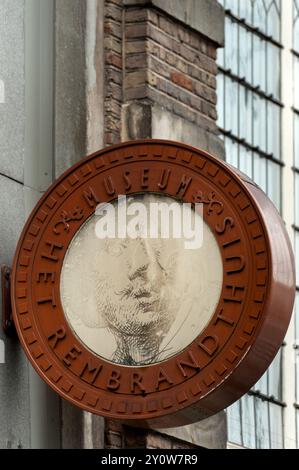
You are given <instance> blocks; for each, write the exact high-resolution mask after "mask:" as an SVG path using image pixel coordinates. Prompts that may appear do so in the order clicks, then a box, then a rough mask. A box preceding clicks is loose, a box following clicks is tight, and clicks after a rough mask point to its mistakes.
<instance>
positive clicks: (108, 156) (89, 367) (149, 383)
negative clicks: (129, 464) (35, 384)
mask: <svg viewBox="0 0 299 470" xmlns="http://www.w3.org/2000/svg"><path fill="white" fill-rule="evenodd" d="M120 196H121V197H120ZM124 196H126V198H125V197H124ZM127 201H129V202H130V203H132V204H133V205H134V204H135V205H134V208H133V209H132V207H131V208H130V209H128V207H127V206H126V204H127ZM103 203H105V204H103ZM161 203H162V206H163V210H165V211H166V212H165V213H172V214H174V213H175V210H176V209H177V208H181V209H182V210H181V214H183V216H184V217H185V216H186V219H183V227H184V229H186V228H187V220H188V219H187V215H186V211H185V207H186V205H188V206H190V207H191V205H192V207H193V209H192V217H193V219H194V220H193V225H194V227H201V234H200V236H198V237H197V235H199V230H195V232H194V233H193V235H194V236H195V238H196V237H197V239H194V240H193V242H194V243H195V242H196V243H197V242H198V243H197V246H196V248H194V246H193V247H192V248H193V249H186V240H187V245H188V243H189V245H188V247H189V248H190V246H191V245H192V243H193V242H192V243H191V241H190V239H191V238H190V237H189V236H185V239H184V238H181V237H176V236H173V237H170V236H168V235H169V233H168V234H167V233H166V232H167V230H166V228H165V223H164V222H165V221H163V220H164V219H162V218H161V219H159V220H160V222H158V223H157V224H156V225H155V224H154V226H155V227H156V228H157V232H156V234H155V236H152V237H144V236H142V233H143V232H142V230H143V228H144V225H142V224H143V223H144V220H145V219H143V222H142V223H141V222H140V220H139V222H138V224H137V222H136V217H135V219H134V211H135V212H136V208H138V210H139V212H140V211H141V208H142V210H143V211H144V213H146V214H150V215H152V214H153V212H152V207H158V206H159V204H161ZM162 206H161V205H160V209H161V207H162ZM197 206H198V207H201V208H202V213H200V211H197V210H194V208H195V209H196V208H197ZM99 208H100V211H101V214H99V212H98V211H99ZM130 211H131V212H130ZM129 212H130V216H131V220H130V222H129V225H130V224H131V229H132V230H131V232H132V233H133V235H134V234H135V235H134V236H128V233H129V232H128V233H126V234H125V236H121V233H120V231H117V229H118V230H122V229H121V227H123V226H124V223H123V222H124V217H125V216H126V215H127V214H129ZM103 214H105V217H106V221H105V224H104V223H103ZM135 215H136V214H135ZM133 219H134V220H133ZM178 220H179V219H177V220H175V216H174V215H173V219H172V228H173V227H176V226H177V224H176V222H177V221H178ZM200 222H201V223H200ZM129 225H128V226H129ZM133 225H135V227H133ZM119 227H120V229H119ZM136 227H137V229H136ZM142 227H143V228H142ZM169 228H171V227H170V226H169V227H168V229H169ZM112 229H113V230H114V229H115V231H114V234H115V233H117V236H110V237H108V236H107V234H108V232H109V233H110V235H111V230H112ZM101 230H102V232H103V230H104V231H106V232H105V233H106V237H103V236H100V235H99V233H100V232H101ZM113 230H112V232H113ZM136 230H137V231H136ZM165 230H166V232H165ZM185 235H186V234H185ZM294 292H295V291H294V262H293V255H292V251H291V248H290V243H289V240H288V237H287V234H286V232H285V229H284V226H283V223H282V221H281V219H280V216H279V214H278V213H277V211H276V209H275V208H274V206H273V205H272V203H271V202H270V201H269V199H268V198H267V196H265V194H264V193H263V192H262V190H261V189H259V188H258V187H257V186H256V185H255V184H254V183H253V182H252V181H251V180H249V179H248V178H247V177H245V176H244V175H243V174H241V173H239V172H238V171H237V170H235V169H233V168H232V167H230V166H229V165H227V164H226V163H225V162H222V161H219V160H218V159H216V158H214V157H213V156H211V155H209V154H207V153H206V152H203V151H201V150H198V149H195V148H192V147H189V146H186V145H183V144H179V143H174V142H168V141H155V140H151V141H134V142H129V143H124V144H120V145H117V146H113V147H110V148H107V149H105V150H103V151H100V152H97V153H95V154H93V155H91V156H89V157H87V158H86V159H84V160H82V161H81V162H80V163H78V164H76V165H74V166H73V167H72V168H71V169H70V170H68V171H67V172H66V173H64V174H63V175H62V176H61V177H60V178H59V179H58V180H57V181H56V182H55V183H54V184H53V185H52V186H51V187H50V189H49V190H48V191H47V193H46V194H45V195H44V196H43V198H42V199H41V200H40V202H39V203H38V205H37V206H36V208H35V209H34V211H33V213H32V214H31V216H30V218H29V220H28V222H27V224H26V226H25V228H24V230H23V233H22V235H21V238H20V241H19V244H18V247H17V251H16V255H15V260H14V266H13V273H12V303H13V314H14V321H15V324H16V328H17V331H18V334H19V337H20V340H21V343H22V345H23V347H24V349H25V352H26V354H27V356H28V358H29V360H30V361H31V363H32V364H33V366H34V367H35V369H36V370H37V372H38V373H39V374H40V376H41V377H42V378H43V379H44V380H45V381H46V382H47V383H48V384H49V385H50V386H51V387H52V388H53V389H54V390H55V391H56V392H58V393H59V394H60V395H61V396H62V397H64V398H65V399H67V400H69V401H70V402H71V403H73V404H75V405H77V406H79V407H81V408H83V409H84V410H87V411H90V412H93V413H96V414H99V415H102V416H105V417H109V418H113V419H119V420H122V421H124V422H126V423H129V424H132V425H140V426H150V427H174V426H178V425H184V424H190V423H192V422H196V421H199V420H201V419H204V418H206V417H208V416H210V415H212V414H214V413H216V412H218V411H220V410H222V409H224V408H226V407H227V406H229V405H230V404H231V403H233V402H234V401H235V400H237V399H238V398H240V397H241V396H242V395H243V394H244V393H246V392H247V391H248V390H249V389H250V387H251V386H252V385H253V384H254V383H255V382H256V381H257V380H258V379H259V378H260V376H261V375H262V374H263V373H264V371H265V370H266V369H267V367H268V366H269V365H270V363H271V361H272V360H273V358H274V356H275V354H276V352H277V350H278V348H279V347H280V345H281V343H282V340H283V337H284V335H285V333H286V330H287V327H288V323H289V320H290V316H291V312H292V306H293V301H294Z"/></svg>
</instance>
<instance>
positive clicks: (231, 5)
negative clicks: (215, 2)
mask: <svg viewBox="0 0 299 470" xmlns="http://www.w3.org/2000/svg"><path fill="white" fill-rule="evenodd" d="M243 1H244V0H243ZM225 9H226V10H230V11H231V12H232V13H234V15H236V16H238V1H237V0H225Z"/></svg>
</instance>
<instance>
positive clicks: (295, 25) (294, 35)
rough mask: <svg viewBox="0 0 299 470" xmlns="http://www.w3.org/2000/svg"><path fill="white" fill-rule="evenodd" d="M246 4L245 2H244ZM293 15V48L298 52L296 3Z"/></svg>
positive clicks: (298, 36)
mask: <svg viewBox="0 0 299 470" xmlns="http://www.w3.org/2000/svg"><path fill="white" fill-rule="evenodd" d="M245 3H246V2H245ZM293 8H294V10H293V15H294V29H293V48H294V49H295V51H297V52H299V5H298V2H296V1H294V2H293Z"/></svg>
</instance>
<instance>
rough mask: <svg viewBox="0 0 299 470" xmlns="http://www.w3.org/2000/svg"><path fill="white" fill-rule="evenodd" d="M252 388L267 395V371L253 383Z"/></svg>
mask: <svg viewBox="0 0 299 470" xmlns="http://www.w3.org/2000/svg"><path fill="white" fill-rule="evenodd" d="M254 390H255V391H257V392H260V393H263V394H264V395H268V374H267V371H266V372H265V373H264V375H262V377H261V378H260V380H259V381H258V382H257V383H256V384H255V387H254Z"/></svg>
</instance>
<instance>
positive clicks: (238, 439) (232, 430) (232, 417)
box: [227, 401, 242, 445]
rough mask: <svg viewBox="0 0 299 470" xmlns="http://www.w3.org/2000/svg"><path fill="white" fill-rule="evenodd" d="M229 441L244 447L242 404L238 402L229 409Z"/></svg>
mask: <svg viewBox="0 0 299 470" xmlns="http://www.w3.org/2000/svg"><path fill="white" fill-rule="evenodd" d="M227 424H228V440H229V441H230V442H234V443H235V444H239V445H242V432H241V402H240V401H236V402H235V403H234V404H233V405H231V406H230V407H229V408H228V409H227Z"/></svg>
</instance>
